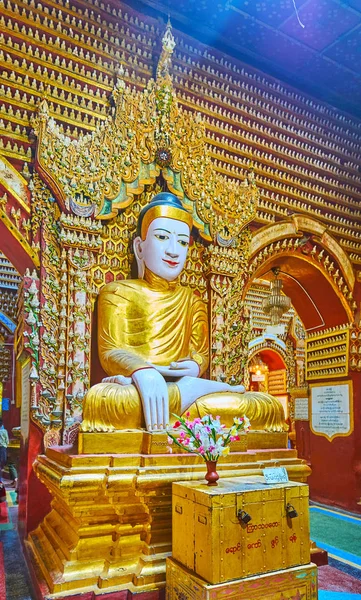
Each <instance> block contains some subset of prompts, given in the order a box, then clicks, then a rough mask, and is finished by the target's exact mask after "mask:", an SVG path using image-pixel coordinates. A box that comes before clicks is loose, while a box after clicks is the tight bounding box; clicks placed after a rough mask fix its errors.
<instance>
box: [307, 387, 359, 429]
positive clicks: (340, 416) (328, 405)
mask: <svg viewBox="0 0 361 600" xmlns="http://www.w3.org/2000/svg"><path fill="white" fill-rule="evenodd" d="M311 429H312V431H313V432H314V433H316V434H318V435H324V436H325V437H327V438H329V439H330V440H331V439H332V438H333V437H335V436H337V435H348V434H349V433H351V431H352V419H351V409H350V386H349V384H348V383H342V384H337V385H332V384H330V385H320V386H314V387H312V388H311Z"/></svg>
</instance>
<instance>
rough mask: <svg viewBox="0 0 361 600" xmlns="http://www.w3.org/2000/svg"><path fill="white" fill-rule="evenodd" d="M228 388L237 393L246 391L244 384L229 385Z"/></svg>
mask: <svg viewBox="0 0 361 600" xmlns="http://www.w3.org/2000/svg"><path fill="white" fill-rule="evenodd" d="M228 388H229V390H230V391H231V392H236V393H237V394H244V392H245V391H246V388H245V387H244V385H229V386H228Z"/></svg>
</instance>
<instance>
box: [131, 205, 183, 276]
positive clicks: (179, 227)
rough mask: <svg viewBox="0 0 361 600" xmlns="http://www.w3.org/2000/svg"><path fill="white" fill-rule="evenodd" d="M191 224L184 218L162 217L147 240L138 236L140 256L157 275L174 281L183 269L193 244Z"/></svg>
mask: <svg viewBox="0 0 361 600" xmlns="http://www.w3.org/2000/svg"><path fill="white" fill-rule="evenodd" d="M189 235H190V231H189V227H188V225H187V224H186V223H184V222H183V221H176V220H175V219H169V218H167V217H158V218H157V219H154V221H152V222H151V224H150V225H149V227H148V231H147V235H146V238H145V240H142V239H141V238H139V237H138V238H136V239H135V240H134V250H135V254H136V258H137V260H138V265H139V262H143V264H144V265H145V266H146V267H147V269H149V271H151V272H152V273H154V274H155V275H159V277H162V278H163V279H165V280H166V281H173V280H174V279H176V278H177V277H178V275H179V274H180V273H181V272H182V269H183V267H184V263H185V261H186V258H187V252H188V246H189Z"/></svg>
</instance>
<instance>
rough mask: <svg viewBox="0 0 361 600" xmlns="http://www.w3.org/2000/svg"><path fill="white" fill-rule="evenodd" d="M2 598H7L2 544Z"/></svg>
mask: <svg viewBox="0 0 361 600" xmlns="http://www.w3.org/2000/svg"><path fill="white" fill-rule="evenodd" d="M0 598H6V583H5V569H4V552H3V545H2V544H1V543H0Z"/></svg>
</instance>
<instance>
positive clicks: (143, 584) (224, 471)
mask: <svg viewBox="0 0 361 600" xmlns="http://www.w3.org/2000/svg"><path fill="white" fill-rule="evenodd" d="M248 435H249V434H248ZM248 435H247V436H245V438H246V441H248V442H252V438H251V437H248ZM279 435H280V434H268V433H263V432H253V436H256V438H257V440H258V443H259V444H260V446H262V440H264V442H263V445H265V446H266V449H262V448H261V449H259V450H246V451H243V452H240V451H236V452H232V453H230V454H229V455H228V456H227V457H225V458H223V459H222V460H221V461H219V463H218V465H217V471H218V473H219V474H220V476H221V477H222V475H223V476H225V475H226V476H227V477H234V476H241V475H262V469H263V468H264V467H265V466H274V465H277V466H284V467H286V469H287V471H288V475H289V478H290V479H291V480H292V481H300V482H305V481H306V479H307V477H308V475H309V474H310V469H309V467H308V466H307V465H306V464H305V462H304V461H302V460H300V459H298V458H297V453H296V451H295V450H289V449H287V448H285V447H278V448H277V447H275V448H273V449H269V445H270V444H271V445H272V443H271V438H272V436H275V437H274V444H273V445H276V446H277V445H279V444H280V441H281V440H280V438H279ZM281 435H282V434H281ZM88 436H89V437H88ZM90 436H92V437H90ZM270 436H271V437H270ZM110 441H111V442H112V445H111V447H112V451H111V452H109V451H108V453H107V454H104V451H105V448H107V449H108V446H107V444H108V443H110ZM253 441H254V443H255V442H256V439H254V440H253ZM165 443H166V434H150V433H146V432H142V431H138V432H117V433H116V434H82V435H81V438H80V452H82V454H79V455H68V454H64V453H62V452H60V451H57V450H56V449H54V448H50V449H48V450H47V452H46V456H39V457H38V460H37V462H36V463H35V465H34V469H35V472H36V474H37V476H38V477H39V479H40V480H41V481H42V482H43V483H44V484H45V485H46V487H47V488H48V489H49V491H50V492H51V494H52V495H53V497H54V499H53V501H52V510H51V512H50V513H49V514H48V515H47V516H46V517H45V518H44V520H43V522H42V523H41V524H40V525H39V527H37V529H35V530H34V531H33V532H32V533H30V534H29V537H28V539H27V541H26V546H27V550H28V552H29V554H30V556H31V557H32V559H33V560H34V562H35V563H36V564H37V565H38V566H39V568H40V570H41V572H42V575H43V577H44V579H45V581H46V584H47V585H48V587H49V590H50V593H51V594H57V595H58V594H65V593H68V594H69V592H70V593H71V594H75V593H80V592H86V591H94V592H95V593H98V594H99V593H101V592H102V591H103V593H105V592H110V591H113V590H122V589H128V590H130V591H133V592H140V591H146V590H150V589H155V588H159V587H164V585H165V565H166V558H167V557H168V556H169V555H170V553H171V539H172V532H171V521H172V483H173V482H175V481H187V480H188V481H189V480H195V479H203V477H204V475H205V473H206V467H205V464H204V461H203V460H202V459H201V458H200V457H198V456H196V455H192V454H188V453H187V454H166V453H164V450H165V448H166V446H165V445H164V444H165ZM239 444H240V446H239V448H240V447H241V446H242V445H243V446H245V444H246V442H245V441H244V440H243V439H242V440H241V441H240V442H239ZM233 448H234V449H236V450H238V449H239V448H235V446H233ZM139 449H141V451H140V450H139ZM160 450H162V452H163V453H160ZM90 452H92V453H90ZM101 452H103V453H101ZM146 452H148V454H147V453H146Z"/></svg>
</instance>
